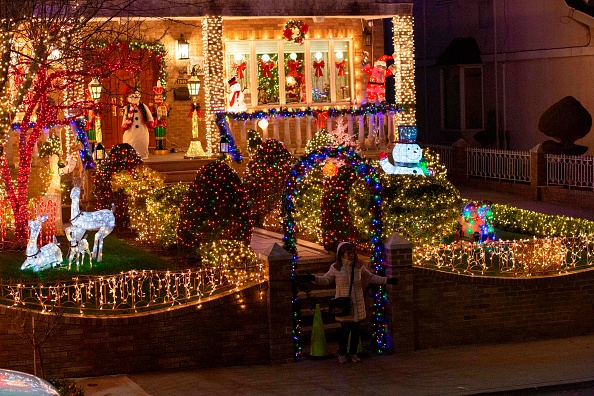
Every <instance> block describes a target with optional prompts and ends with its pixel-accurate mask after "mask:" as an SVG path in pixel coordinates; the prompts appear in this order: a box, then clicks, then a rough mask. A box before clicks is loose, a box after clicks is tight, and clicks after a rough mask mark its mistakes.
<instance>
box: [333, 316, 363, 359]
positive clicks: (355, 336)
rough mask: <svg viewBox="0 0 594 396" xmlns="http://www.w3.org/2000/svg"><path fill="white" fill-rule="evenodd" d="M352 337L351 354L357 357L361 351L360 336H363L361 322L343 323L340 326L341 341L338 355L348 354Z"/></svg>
mask: <svg viewBox="0 0 594 396" xmlns="http://www.w3.org/2000/svg"><path fill="white" fill-rule="evenodd" d="M349 334H350V335H351V345H350V348H349V354H351V355H355V354H356V353H357V349H359V336H360V334H361V330H360V326H359V322H342V323H341V324H340V340H339V341H338V354H339V355H346V354H347V344H348V343H349Z"/></svg>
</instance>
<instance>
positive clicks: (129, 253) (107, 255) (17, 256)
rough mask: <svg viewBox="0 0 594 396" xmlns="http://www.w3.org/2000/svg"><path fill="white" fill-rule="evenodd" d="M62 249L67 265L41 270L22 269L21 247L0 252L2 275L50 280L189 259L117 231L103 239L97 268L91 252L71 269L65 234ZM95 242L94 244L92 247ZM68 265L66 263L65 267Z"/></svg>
mask: <svg viewBox="0 0 594 396" xmlns="http://www.w3.org/2000/svg"><path fill="white" fill-rule="evenodd" d="M93 237H94V233H93V234H91V235H90V236H89V244H92V242H93V239H92V238H93ZM58 242H59V243H60V248H61V249H62V257H63V261H62V263H63V267H61V268H54V269H47V270H44V271H40V272H34V271H33V270H21V269H20V268H21V265H22V264H23V262H24V261H25V252H24V249H20V250H19V251H7V252H0V279H2V280H4V281H8V280H12V281H13V282H14V280H17V279H20V280H22V281H23V282H26V283H29V282H50V281H55V280H64V279H71V278H72V277H75V276H80V275H109V274H118V273H120V272H127V271H130V270H156V271H167V270H172V271H176V270H183V269H184V268H185V267H186V266H185V260H180V257H179V256H178V255H177V253H176V252H175V251H173V252H171V251H167V252H166V251H162V250H157V249H148V248H146V247H139V246H135V245H134V243H133V242H132V239H131V238H130V236H129V235H123V234H122V235H120V236H116V235H114V234H111V235H109V236H108V237H107V238H105V240H104V243H103V261H101V262H100V263H97V262H95V261H94V260H93V268H89V264H88V256H87V257H86V258H85V264H84V266H82V267H81V268H80V272H77V271H76V266H75V265H74V264H73V265H72V269H71V270H70V271H69V270H68V247H69V242H68V241H67V240H66V238H65V237H58ZM92 248H93V246H92V245H91V246H90V249H91V250H92ZM64 266H65V267H64Z"/></svg>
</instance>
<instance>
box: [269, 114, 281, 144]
mask: <svg viewBox="0 0 594 396" xmlns="http://www.w3.org/2000/svg"><path fill="white" fill-rule="evenodd" d="M271 121H272V130H273V136H274V139H276V140H280V131H279V130H278V129H279V128H278V124H279V121H280V120H279V118H278V117H274V118H273V119H272V120H271Z"/></svg>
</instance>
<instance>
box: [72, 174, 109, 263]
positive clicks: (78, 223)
mask: <svg viewBox="0 0 594 396" xmlns="http://www.w3.org/2000/svg"><path fill="white" fill-rule="evenodd" d="M70 198H71V199H72V206H71V207H70V223H71V224H72V226H71V231H70V232H71V237H72V239H73V240H75V241H76V245H77V246H78V245H79V242H80V241H81V239H83V236H84V235H85V232H87V231H97V233H96V234H95V240H94V242H93V252H92V253H91V258H94V259H95V260H97V262H99V261H102V260H103V239H105V237H106V236H108V235H109V234H111V232H112V231H113V229H114V227H115V216H114V215H113V212H112V211H111V210H109V209H101V210H96V211H94V212H81V210H80V207H79V202H80V187H77V186H75V187H72V191H70ZM71 245H72V242H71Z"/></svg>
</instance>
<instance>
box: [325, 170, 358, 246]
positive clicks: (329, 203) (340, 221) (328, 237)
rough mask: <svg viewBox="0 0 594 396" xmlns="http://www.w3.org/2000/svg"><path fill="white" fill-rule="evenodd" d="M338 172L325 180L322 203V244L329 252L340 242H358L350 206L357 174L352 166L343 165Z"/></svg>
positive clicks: (354, 243)
mask: <svg viewBox="0 0 594 396" xmlns="http://www.w3.org/2000/svg"><path fill="white" fill-rule="evenodd" d="M329 163H331V162H329ZM337 172H338V174H337V175H336V176H335V177H331V178H329V179H328V180H326V181H325V183H324V184H325V189H324V195H323V196H322V200H321V203H320V209H321V212H322V213H321V217H322V218H321V224H322V244H323V245H324V249H326V250H327V251H329V252H334V251H336V248H337V247H338V244H339V243H340V242H345V241H348V242H351V243H352V244H353V245H356V244H357V242H358V231H357V228H356V227H355V225H354V223H353V216H352V215H351V214H350V212H349V207H348V197H349V192H350V190H351V187H352V185H353V184H354V183H355V181H356V180H357V175H356V174H355V171H354V169H353V168H352V167H350V166H341V167H340V168H338V170H337Z"/></svg>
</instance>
